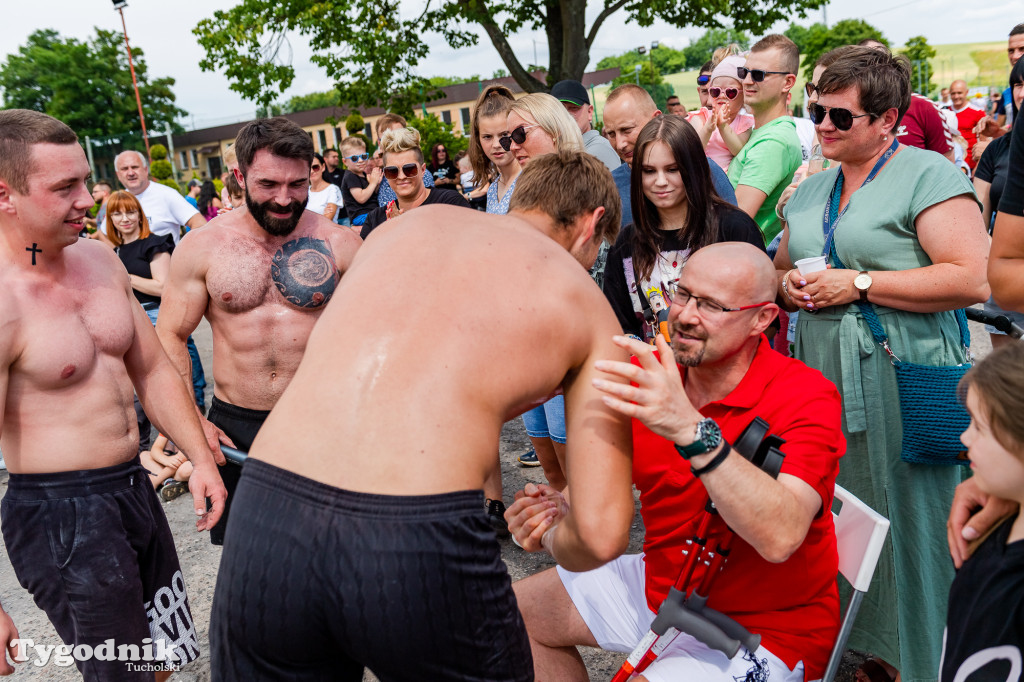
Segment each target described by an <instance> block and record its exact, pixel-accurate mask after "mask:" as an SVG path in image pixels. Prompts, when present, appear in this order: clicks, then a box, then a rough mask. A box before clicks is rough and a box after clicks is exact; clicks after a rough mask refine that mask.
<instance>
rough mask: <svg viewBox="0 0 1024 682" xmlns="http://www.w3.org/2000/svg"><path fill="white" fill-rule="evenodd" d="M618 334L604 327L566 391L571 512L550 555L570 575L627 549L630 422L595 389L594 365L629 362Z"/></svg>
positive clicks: (630, 506) (559, 528)
mask: <svg viewBox="0 0 1024 682" xmlns="http://www.w3.org/2000/svg"><path fill="white" fill-rule="evenodd" d="M616 333H617V330H616V328H615V325H614V323H613V324H611V325H602V326H601V328H600V329H599V330H598V334H599V336H595V338H594V339H593V346H592V348H591V351H590V353H589V355H588V356H587V358H586V360H585V361H584V363H583V365H582V366H581V367H580V368H579V370H578V371H577V372H576V375H575V376H574V377H573V378H572V379H571V381H570V382H569V383H567V384H566V385H565V414H566V419H567V423H566V442H567V443H568V448H567V451H566V474H567V476H566V478H567V480H568V489H569V490H571V491H572V509H571V511H570V513H569V514H568V516H566V517H565V519H564V520H563V521H562V522H561V523H560V524H558V526H557V527H556V528H555V531H554V532H553V533H552V536H553V537H551V539H550V547H551V550H550V551H551V554H552V556H553V557H554V558H555V560H556V561H558V563H559V565H561V566H562V567H563V568H566V569H567V570H570V571H584V570H589V569H592V568H596V567H598V566H600V565H601V564H604V563H606V562H608V561H611V560H612V559H614V558H615V557H617V556H618V555H620V554H622V552H624V551H625V550H626V546H627V545H628V544H629V527H630V524H631V523H632V521H633V492H632V454H633V444H632V434H631V432H630V425H629V419H627V418H625V417H623V416H622V415H621V414H618V413H616V412H615V411H614V410H612V409H611V408H609V407H608V406H607V405H605V404H604V403H603V402H601V399H600V393H599V391H598V390H597V389H596V388H594V386H593V380H594V379H595V378H596V377H597V375H598V372H597V370H596V369H595V367H594V363H595V361H596V360H599V359H625V358H624V354H623V352H622V350H621V349H618V348H616V347H615V346H614V345H612V343H611V337H612V335H614V334H616ZM584 458H585V459H584Z"/></svg>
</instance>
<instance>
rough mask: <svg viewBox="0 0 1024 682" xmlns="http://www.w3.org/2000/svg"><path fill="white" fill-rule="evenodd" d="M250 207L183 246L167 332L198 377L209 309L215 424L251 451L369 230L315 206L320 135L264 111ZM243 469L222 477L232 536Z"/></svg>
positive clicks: (166, 301) (217, 537)
mask: <svg viewBox="0 0 1024 682" xmlns="http://www.w3.org/2000/svg"><path fill="white" fill-rule="evenodd" d="M233 149H235V150H236V154H237V158H238V168H237V169H236V170H235V171H234V173H235V178H236V179H237V180H238V182H239V184H240V185H241V186H242V187H243V189H244V190H245V202H246V206H247V209H248V210H246V211H231V212H230V213H226V214H223V215H221V216H218V217H217V218H216V219H215V220H213V221H211V222H210V224H209V225H208V226H207V227H206V228H204V229H202V230H197V231H195V232H192V233H189V234H188V235H187V236H186V238H185V239H182V242H181V244H180V245H179V246H178V248H177V249H176V250H175V252H174V256H173V258H172V259H171V273H170V277H169V278H168V282H167V286H166V288H165V289H164V295H163V301H162V303H161V306H160V317H159V319H158V320H157V326H156V328H157V334H158V335H159V337H160V340H161V341H162V342H163V345H164V348H165V349H166V351H167V354H168V355H169V356H170V357H171V360H172V361H174V363H175V365H177V367H178V371H179V372H180V373H181V375H182V378H183V379H184V380H185V381H186V382H190V381H191V379H190V377H191V374H190V372H189V357H188V353H187V352H186V349H185V340H186V339H187V338H188V335H189V334H191V333H192V331H193V330H195V328H196V327H197V326H198V325H199V321H200V319H201V318H202V317H203V315H205V316H206V319H207V320H208V321H209V323H210V328H211V329H212V331H213V379H214V397H213V404H212V406H211V407H210V414H209V417H208V419H209V421H207V420H203V427H204V429H206V433H207V438H208V440H209V444H210V447H211V449H216V448H218V447H219V446H218V440H220V441H221V442H225V443H226V444H228V445H234V446H235V447H237V448H239V449H241V450H248V449H249V447H250V446H251V445H252V441H253V439H254V438H255V437H256V433H257V431H259V429H260V427H261V426H262V424H263V421H264V420H265V419H266V417H267V414H269V411H270V409H271V408H273V407H274V405H275V404H276V403H277V399H278V398H279V397H280V396H281V393H282V392H283V391H284V389H285V387H286V386H288V382H290V381H291V379H292V376H293V375H294V374H295V370H296V369H297V368H298V366H299V361H300V360H301V359H302V354H303V352H304V351H305V349H306V340H307V339H308V337H309V333H310V331H311V330H312V329H313V325H314V324H315V323H316V321H317V319H318V318H319V317H320V314H321V313H322V312H323V310H324V306H325V305H327V302H328V301H329V300H330V299H331V296H333V294H334V289H335V287H336V286H337V285H338V282H339V281H340V278H341V276H342V274H343V273H344V272H345V270H347V269H348V266H349V263H350V262H351V261H352V257H353V255H354V254H355V252H356V250H357V249H358V248H359V245H360V244H361V243H362V242H361V240H360V239H359V237H357V236H356V235H355V234H353V233H351V232H350V231H349V230H343V229H339V228H338V226H337V225H335V224H334V223H332V222H331V221H329V220H327V219H326V218H324V217H323V216H320V215H317V214H314V213H311V212H308V211H305V210H304V209H305V206H306V199H307V197H308V194H309V167H310V162H311V161H312V159H313V143H312V141H311V140H310V139H309V135H308V134H307V133H306V132H305V131H303V130H302V129H301V128H299V127H298V126H297V125H295V124H294V123H292V122H291V121H289V120H288V119H285V118H272V119H261V120H257V121H253V122H252V123H249V124H248V125H246V126H245V127H243V128H242V129H241V130H240V131H239V133H238V137H237V138H236V140H235V145H234V147H233ZM240 474H241V468H240V467H239V466H237V465H235V464H232V463H227V464H225V465H223V466H222V467H221V476H222V477H223V478H224V484H225V486H226V487H227V490H228V493H229V498H228V506H227V507H226V508H225V510H224V515H223V516H222V518H221V522H220V523H219V524H218V525H217V527H215V528H214V529H213V530H212V531H211V533H210V540H211V541H212V542H213V543H214V544H223V541H224V529H225V527H226V525H227V519H228V512H229V510H230V505H231V497H230V494H231V493H232V492H233V491H234V488H235V486H236V485H237V483H238V477H239V476H240Z"/></svg>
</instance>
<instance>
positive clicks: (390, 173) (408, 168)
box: [384, 163, 420, 180]
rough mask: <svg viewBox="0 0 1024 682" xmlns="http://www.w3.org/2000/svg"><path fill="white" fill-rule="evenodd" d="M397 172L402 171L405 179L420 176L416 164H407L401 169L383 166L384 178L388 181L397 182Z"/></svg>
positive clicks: (418, 167) (418, 166)
mask: <svg viewBox="0 0 1024 682" xmlns="http://www.w3.org/2000/svg"><path fill="white" fill-rule="evenodd" d="M398 171H402V174H403V175H405V177H407V178H414V177H416V176H417V175H419V174H420V165H419V164H418V163H407V164H405V165H403V166H401V167H399V166H384V177H385V178H387V179H388V180H397V179H398Z"/></svg>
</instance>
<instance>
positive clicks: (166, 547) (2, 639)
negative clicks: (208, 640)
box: [0, 109, 225, 681]
mask: <svg viewBox="0 0 1024 682" xmlns="http://www.w3.org/2000/svg"><path fill="white" fill-rule="evenodd" d="M88 176H89V164H88V163H87V162H86V159H85V154H84V152H83V151H82V148H81V147H80V146H79V144H78V138H77V136H76V135H75V133H74V132H73V131H72V130H71V129H70V128H68V127H67V126H66V125H64V124H63V123H61V122H59V121H57V120H55V119H53V118H50V117H49V116H46V115H45V114H40V113H37V112H34V111H25V110H19V109H12V110H8V111H0V287H2V289H3V291H4V295H3V296H2V297H0V445H2V447H3V453H4V458H5V461H6V463H7V468H8V469H9V470H10V472H11V476H10V480H9V482H8V485H7V494H6V495H5V496H4V499H3V505H2V508H0V515H2V517H3V536H4V543H5V544H6V546H7V551H8V554H9V555H10V559H11V564H12V565H13V567H14V572H15V574H16V575H17V576H18V581H19V582H20V583H21V584H22V586H23V587H25V588H26V589H27V590H28V591H29V592H31V593H32V596H33V598H34V599H35V602H36V604H37V605H38V606H39V607H40V608H41V609H43V611H45V612H46V615H47V617H48V618H49V619H50V622H51V623H53V626H54V628H55V629H56V630H57V634H59V635H60V637H61V639H63V640H64V642H65V643H66V644H68V645H72V646H74V647H75V650H76V651H78V650H79V649H78V645H88V646H89V647H96V646H97V645H100V644H103V643H104V642H106V641H108V640H113V645H114V648H115V650H116V647H118V646H121V645H130V646H132V647H136V648H137V649H139V650H141V649H143V648H146V649H154V648H155V649H156V650H157V651H160V650H161V647H163V650H164V651H167V650H168V649H171V647H173V649H172V651H173V654H174V655H173V656H171V657H167V658H165V660H166V662H168V663H171V664H175V665H178V664H184V663H188V662H189V661H191V660H194V659H195V658H196V657H197V656H198V655H199V642H198V640H197V638H196V631H195V627H194V625H193V623H192V616H191V613H190V611H189V607H188V598H187V596H186V595H185V584H184V579H183V577H182V573H181V569H180V568H179V565H178V556H177V554H176V553H175V551H174V540H173V538H172V537H171V530H170V528H169V527H168V525H167V519H166V518H165V517H164V513H163V510H162V509H161V507H160V502H159V500H158V499H157V495H156V493H155V492H154V490H153V486H152V485H151V484H150V482H149V477H148V476H147V475H146V471H145V469H143V468H142V465H141V464H140V463H139V458H138V456H137V452H138V442H139V433H138V428H137V426H136V420H135V410H134V409H133V398H132V395H133V387H134V391H135V392H136V393H137V394H138V396H139V400H140V401H141V402H142V405H143V407H144V408H145V409H146V412H147V413H148V414H149V415H150V417H151V418H152V419H153V421H154V422H155V423H156V424H157V425H158V426H159V428H160V430H161V431H162V432H164V433H167V434H168V435H169V436H170V437H172V438H173V439H174V441H175V442H176V443H177V444H178V446H179V447H180V448H181V450H182V452H184V453H185V454H186V455H187V456H188V457H189V459H190V460H191V461H192V465H193V467H194V473H193V474H192V478H191V479H190V481H189V487H190V488H191V489H192V495H193V497H194V499H195V504H196V513H197V514H198V515H199V519H198V521H197V523H196V527H197V528H199V529H200V530H204V529H208V528H210V527H212V526H213V525H214V524H215V523H216V522H217V519H218V517H219V516H220V513H221V509H222V507H223V503H224V497H225V492H224V487H223V485H222V484H221V482H220V478H219V476H218V475H217V469H216V467H215V466H214V460H213V459H212V458H211V457H210V451H209V449H208V448H207V445H206V441H205V438H204V436H203V432H202V429H201V428H200V426H199V420H198V419H197V417H196V409H195V405H194V403H193V402H192V396H191V391H190V390H188V389H186V387H185V385H184V384H182V382H181V380H180V378H179V377H178V373H177V372H176V370H175V368H174V366H173V365H172V364H171V363H170V361H169V360H168V359H167V356H166V355H165V354H164V352H163V349H162V348H161V347H160V343H159V341H158V340H157V337H156V334H155V333H154V332H153V326H152V324H151V323H150V322H149V318H148V317H147V316H146V313H145V312H144V311H143V310H142V307H141V306H140V305H139V304H138V303H137V302H136V301H135V297H134V296H133V294H132V288H131V284H130V283H129V281H128V273H126V272H125V270H124V266H122V265H121V262H120V261H119V260H118V259H117V256H115V255H114V253H113V251H111V250H110V248H109V247H107V246H105V245H103V244H101V243H99V242H96V241H93V240H90V239H82V240H79V238H78V232H79V230H81V229H82V225H83V224H84V219H85V214H86V210H87V209H88V208H89V207H90V206H91V205H92V197H91V196H90V195H89V191H88V190H87V189H86V184H85V183H86V180H87V178H88ZM71 444H74V446H75V447H68V446H69V445H71ZM221 459H223V458H221ZM206 497H210V498H212V501H213V509H212V511H211V512H210V513H206V500H205V498H206ZM17 636H18V635H17V631H16V630H15V629H14V624H13V622H12V621H11V619H10V617H9V616H8V615H7V614H6V613H4V612H3V610H2V609H0V647H2V649H7V648H8V647H9V646H10V644H11V640H12V638H16V637H17ZM147 638H152V640H153V643H154V645H149V644H147V642H148V641H149V639H147ZM158 658H164V657H163V656H158ZM136 660H138V659H136ZM148 660H149V661H152V660H153V659H152V658H150V659H148ZM76 662H77V665H78V668H79V670H80V671H81V672H82V675H83V676H84V677H85V679H86V680H90V681H91V680H152V679H153V675H154V674H153V672H152V669H153V668H152V667H150V666H152V665H153V663H149V664H148V665H145V666H143V665H140V664H139V663H134V664H133V663H131V662H126V661H124V660H122V661H101V660H97V658H91V659H89V660H80V661H76ZM147 669H148V671H147ZM11 672H13V669H12V668H11V666H10V665H9V664H8V663H7V661H6V659H5V657H4V655H3V653H2V652H0V675H7V674H10V673H11ZM167 674H169V673H167V672H166V671H161V672H160V673H158V674H157V679H163V678H164V677H166V675H167Z"/></svg>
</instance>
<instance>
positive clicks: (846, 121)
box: [807, 104, 871, 130]
mask: <svg viewBox="0 0 1024 682" xmlns="http://www.w3.org/2000/svg"><path fill="white" fill-rule="evenodd" d="M807 113H809V114H810V115H811V120H812V121H814V125H816V126H820V125H821V124H822V123H824V122H825V116H826V114H827V115H828V117H829V118H830V119H832V125H834V126H835V127H836V128H838V129H839V130H849V129H850V128H851V127H853V119H855V118H864V117H865V116H870V115H871V114H857V115H856V116H854V114H853V112H852V111H850V110H849V109H840V108H839V107H823V106H821V105H820V104H811V105H809V106H808V107H807Z"/></svg>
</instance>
